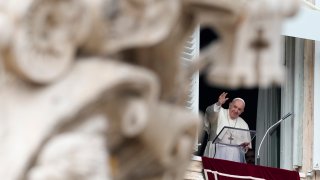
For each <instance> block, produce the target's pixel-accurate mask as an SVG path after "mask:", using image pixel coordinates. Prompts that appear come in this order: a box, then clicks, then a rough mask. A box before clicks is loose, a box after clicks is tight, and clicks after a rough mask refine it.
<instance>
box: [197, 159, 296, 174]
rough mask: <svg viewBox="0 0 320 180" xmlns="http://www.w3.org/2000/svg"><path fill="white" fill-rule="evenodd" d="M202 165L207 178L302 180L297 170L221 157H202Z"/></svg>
mask: <svg viewBox="0 0 320 180" xmlns="http://www.w3.org/2000/svg"><path fill="white" fill-rule="evenodd" d="M202 165H203V170H204V176H205V178H206V179H207V180H239V179H245V180H249V179H250V180H262V179H266V180H300V177H299V173H298V172H296V171H289V170H284V169H278V168H271V167H265V166H255V165H251V164H244V163H238V162H232V161H226V160H221V159H213V158H207V157H202Z"/></svg>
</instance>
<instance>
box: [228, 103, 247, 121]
mask: <svg viewBox="0 0 320 180" xmlns="http://www.w3.org/2000/svg"><path fill="white" fill-rule="evenodd" d="M243 110H244V104H243V102H242V101H241V100H235V101H234V102H231V103H230V104H229V116H230V118H231V119H235V118H238V117H239V116H240V114H241V113H242V112H243Z"/></svg>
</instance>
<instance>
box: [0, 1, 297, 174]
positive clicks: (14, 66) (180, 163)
mask: <svg viewBox="0 0 320 180" xmlns="http://www.w3.org/2000/svg"><path fill="white" fill-rule="evenodd" d="M287 1H288V2H287V3H288V4H290V3H293V4H294V5H293V6H287V5H286V6H285V5H284V4H282V3H278V2H277V3H275V2H273V1H271V2H270V1H252V2H251V1H248V0H246V1H245V0H242V1H231V0H215V1H212V0H94V1H92V0H21V1H19V0H10V1H0V33H1V36H0V62H1V63H0V71H1V72H0V76H1V78H0V80H1V81H0V82H1V84H0V98H1V101H0V177H1V179H8V180H24V179H25V180H40V179H52V180H60V179H79V180H81V179H90V180H91V179H181V178H183V175H184V171H185V168H186V167H187V165H188V162H189V160H190V158H191V154H192V149H193V145H194V140H195V136H196V132H197V128H198V127H200V126H199V124H200V117H198V116H197V115H194V114H192V113H191V112H189V111H188V110H186V109H185V108H184V104H185V99H186V97H187V87H188V81H189V76H190V73H192V71H194V70H200V71H201V70H202V69H201V68H199V67H200V66H201V65H202V64H207V61H206V60H208V59H209V60H210V61H212V62H213V63H214V64H213V65H214V66H211V67H210V73H209V79H211V80H212V82H214V83H218V84H223V85H229V86H230V87H234V86H240V85H248V86H249V85H252V84H262V85H264V84H268V83H270V82H273V81H275V79H274V76H273V75H272V74H270V73H267V72H266V71H265V70H264V69H263V68H264V67H265V66H266V65H265V64H263V63H270V64H268V65H270V66H274V65H275V66H276V67H278V68H274V69H275V70H276V72H277V73H278V74H279V73H281V68H279V66H278V64H276V62H278V59H277V55H278V53H279V50H278V48H279V45H278V43H279V42H278V39H279V37H278V36H279V28H280V25H281V21H282V20H283V19H284V18H285V17H286V16H287V15H288V14H290V15H291V14H293V13H294V12H295V11H296V10H295V8H296V4H295V2H296V0H291V1H292V2H291V1H290V0H287ZM262 7H266V9H265V10H264V11H261V12H260V9H261V8H262ZM262 9H263V8H262ZM269 17H271V18H269ZM198 23H203V24H204V25H210V26H212V27H214V28H215V30H217V32H218V33H219V35H220V36H221V37H222V38H221V40H220V41H218V42H216V43H214V44H213V45H214V46H210V47H213V48H208V50H205V51H204V52H203V53H204V54H203V55H204V58H202V59H201V58H200V60H199V61H197V64H194V65H193V66H192V67H191V68H190V69H186V68H183V66H182V65H181V62H180V53H181V50H182V49H183V46H184V43H185V40H186V39H187V38H188V36H189V35H190V33H191V32H192V31H193V30H194V28H195V26H196V25H197V24H198ZM270 24H275V25H276V26H270ZM250 28H251V29H250ZM249 30H250V31H252V34H250V35H248V34H246V31H249ZM272 32H275V33H274V34H272ZM259 33H260V34H259ZM259 35H260V36H259ZM251 45H252V47H255V48H252V47H251ZM215 48H217V49H220V50H219V51H215V50H216V49H215ZM259 48H267V49H268V50H270V52H271V54H270V55H268V56H264V54H262V56H261V57H262V58H263V61H262V62H261V63H260V62H259V64H257V63H255V60H256V59H259V58H256V57H255V56H253V55H260V54H261V53H260V49H259ZM266 57H273V58H274V59H275V60H274V61H270V62H266V61H264V60H265V59H266ZM239 63H241V66H237V65H239ZM254 64H256V65H254ZM199 65H200V66H199ZM228 66H231V67H229V68H227V67H228ZM243 66H244V67H243ZM256 66H259V67H260V66H261V67H263V68H261V69H259V71H258V72H254V70H255V69H256V68H255V67H256ZM230 72H233V73H230ZM277 73H276V74H277ZM255 74H258V75H259V77H261V78H258V79H254V75H255ZM218 75H219V77H220V78H218V79H217V78H216V77H218ZM250 78H251V79H250Z"/></svg>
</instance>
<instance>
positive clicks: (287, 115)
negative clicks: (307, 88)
mask: <svg viewBox="0 0 320 180" xmlns="http://www.w3.org/2000/svg"><path fill="white" fill-rule="evenodd" d="M291 115H292V113H288V114H286V115H285V116H283V117H282V118H281V119H280V120H279V121H278V122H276V123H275V124H274V125H272V126H270V127H269V129H268V130H267V131H266V133H265V134H264V136H263V138H262V140H261V142H260V145H259V148H258V153H257V165H260V148H261V145H262V142H263V140H264V138H266V136H267V134H268V132H269V131H270V130H271V129H272V128H273V127H275V126H277V125H278V124H280V123H281V122H282V121H283V120H284V119H286V118H287V117H289V116H291Z"/></svg>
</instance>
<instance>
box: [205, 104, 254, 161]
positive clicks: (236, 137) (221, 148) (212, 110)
mask: <svg viewBox="0 0 320 180" xmlns="http://www.w3.org/2000/svg"><path fill="white" fill-rule="evenodd" d="M204 125H205V129H206V131H207V132H208V134H209V140H208V142H207V146H206V149H205V152H204V156H206V157H210V158H213V157H214V158H217V159H224V160H229V161H235V162H245V153H246V152H245V151H244V149H243V148H242V147H240V146H237V145H240V144H241V143H243V142H250V144H249V148H251V137H250V133H249V132H246V131H237V130H234V129H224V131H223V132H221V133H220V135H219V139H218V140H219V142H220V143H223V144H213V143H212V141H213V140H214V138H215V137H216V135H217V134H219V132H220V131H221V130H222V129H223V127H225V126H228V127H234V128H240V129H246V130H249V127H248V124H247V123H246V122H245V121H244V120H243V119H242V118H241V117H238V118H236V119H231V118H230V117H229V110H228V109H224V108H222V107H221V106H217V105H216V104H214V105H212V106H209V107H208V108H207V110H206V118H205V123H204ZM224 144H229V145H224ZM230 145H235V146H230Z"/></svg>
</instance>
